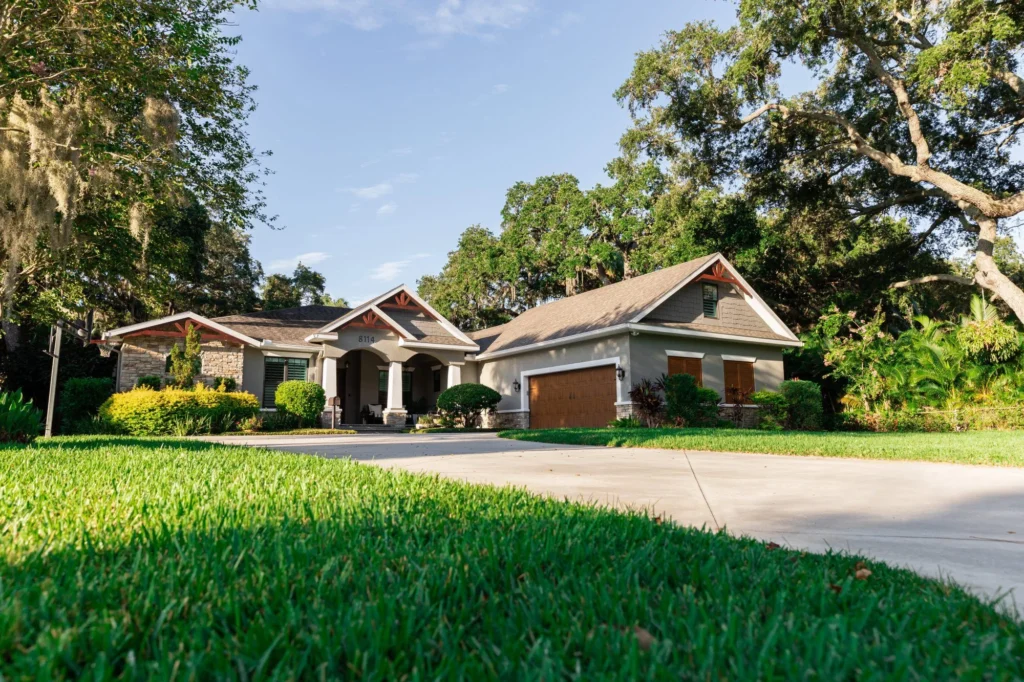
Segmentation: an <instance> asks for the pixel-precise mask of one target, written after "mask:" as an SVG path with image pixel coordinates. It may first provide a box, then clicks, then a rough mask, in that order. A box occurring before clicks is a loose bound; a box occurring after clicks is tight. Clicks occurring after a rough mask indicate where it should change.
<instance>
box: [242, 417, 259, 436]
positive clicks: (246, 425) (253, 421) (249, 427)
mask: <svg viewBox="0 0 1024 682" xmlns="http://www.w3.org/2000/svg"><path fill="white" fill-rule="evenodd" d="M238 430H239V431H252V432H256V431H262V430H263V417H261V416H259V415H253V416H251V417H246V418H245V419H242V420H240V421H239V422H238Z"/></svg>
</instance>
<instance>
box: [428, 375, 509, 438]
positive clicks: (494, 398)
mask: <svg viewBox="0 0 1024 682" xmlns="http://www.w3.org/2000/svg"><path fill="white" fill-rule="evenodd" d="M500 402H501V395H500V394H499V393H498V392H497V391H495V390H494V389H493V388H490V387H488V386H484V385H482V384H456V385H455V386H452V387H451V388H449V389H447V390H445V391H444V392H443V393H441V395H439V396H437V409H439V410H441V411H443V412H445V413H447V414H448V415H450V416H452V417H455V418H461V419H462V420H463V424H464V425H465V426H466V428H473V427H475V426H476V425H477V422H478V420H479V418H480V415H481V414H482V413H484V412H489V411H491V410H493V409H494V408H495V407H497V406H498V403H500Z"/></svg>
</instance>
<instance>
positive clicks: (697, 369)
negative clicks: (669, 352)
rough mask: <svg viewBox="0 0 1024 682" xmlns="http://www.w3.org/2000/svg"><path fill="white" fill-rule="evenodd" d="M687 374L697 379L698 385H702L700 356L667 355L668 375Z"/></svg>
mask: <svg viewBox="0 0 1024 682" xmlns="http://www.w3.org/2000/svg"><path fill="white" fill-rule="evenodd" d="M673 374H689V375H690V376H692V377H693V378H694V379H696V380H697V385H698V386H703V385H704V365H703V363H702V362H701V359H700V358H677V357H669V359H668V375H669V376H672V375H673Z"/></svg>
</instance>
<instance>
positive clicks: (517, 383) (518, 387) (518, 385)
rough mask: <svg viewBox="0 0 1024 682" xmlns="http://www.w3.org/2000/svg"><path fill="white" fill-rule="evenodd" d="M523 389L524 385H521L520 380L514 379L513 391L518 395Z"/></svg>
mask: <svg viewBox="0 0 1024 682" xmlns="http://www.w3.org/2000/svg"><path fill="white" fill-rule="evenodd" d="M522 387H523V385H522V384H520V383H519V379H513V380H512V390H513V391H515V392H516V393H519V390H520V389H522Z"/></svg>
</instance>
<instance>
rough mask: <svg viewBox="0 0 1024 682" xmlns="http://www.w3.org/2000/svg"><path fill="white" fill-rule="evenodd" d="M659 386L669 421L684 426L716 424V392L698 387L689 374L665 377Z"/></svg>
mask: <svg viewBox="0 0 1024 682" xmlns="http://www.w3.org/2000/svg"><path fill="white" fill-rule="evenodd" d="M661 385H662V389H663V390H664V391H665V415H666V416H667V417H668V418H669V419H671V420H673V421H676V422H679V421H681V422H682V423H683V424H684V425H685V426H714V425H715V424H716V423H717V422H718V400H719V398H718V391H716V390H714V389H711V388H703V387H701V386H699V385H698V384H697V380H696V379H695V378H694V377H693V376H692V375H690V374H673V375H672V376H669V377H665V378H663V379H662V380H661Z"/></svg>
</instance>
